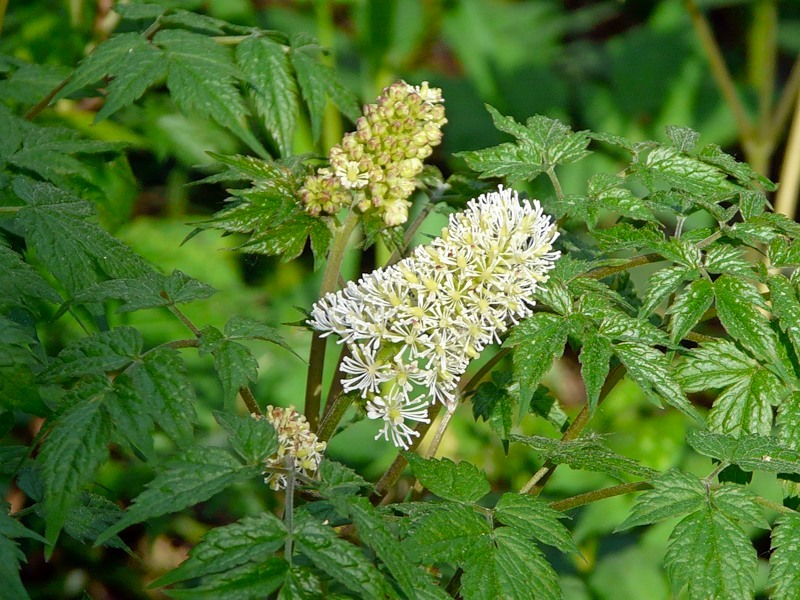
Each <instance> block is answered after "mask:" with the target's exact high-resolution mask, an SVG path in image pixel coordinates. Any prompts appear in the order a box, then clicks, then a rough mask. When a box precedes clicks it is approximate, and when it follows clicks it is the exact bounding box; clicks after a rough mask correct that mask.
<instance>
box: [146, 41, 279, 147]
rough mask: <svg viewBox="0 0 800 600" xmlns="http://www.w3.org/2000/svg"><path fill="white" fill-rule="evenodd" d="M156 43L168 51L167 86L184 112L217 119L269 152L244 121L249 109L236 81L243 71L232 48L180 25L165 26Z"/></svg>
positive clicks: (242, 137) (251, 145)
mask: <svg viewBox="0 0 800 600" xmlns="http://www.w3.org/2000/svg"><path fill="white" fill-rule="evenodd" d="M153 43H154V44H156V45H157V46H159V47H160V48H161V49H163V50H164V52H165V54H166V57H167V65H168V66H167V87H168V88H169V91H170V94H171V97H172V99H173V100H174V101H175V103H176V104H177V105H178V107H180V109H181V110H182V111H183V112H185V113H188V114H194V115H198V116H201V117H209V118H211V119H213V120H214V121H216V122H217V123H219V124H220V125H221V126H222V127H223V128H225V129H227V130H228V131H230V132H232V133H234V134H235V135H237V136H238V137H239V138H241V139H242V141H244V142H245V143H246V144H247V145H248V146H250V147H251V148H252V149H253V150H255V151H256V153H257V154H259V155H260V156H267V151H266V150H264V147H263V146H262V145H261V143H260V142H259V141H258V140H257V139H256V137H255V136H254V135H253V133H252V132H251V131H250V130H249V129H248V128H247V127H246V125H245V123H244V122H245V118H246V117H247V114H248V112H247V108H246V107H245V105H244V102H243V101H242V97H241V95H240V94H239V90H238V89H237V88H236V85H235V82H236V80H235V77H236V76H238V75H239V73H238V69H237V68H236V66H235V64H234V62H233V55H232V53H231V50H230V49H229V48H227V47H225V46H223V45H222V44H217V43H216V42H214V40H213V39H211V38H210V37H207V36H204V35H199V34H196V33H191V32H189V31H183V30H180V29H162V30H161V31H159V32H158V33H156V34H155V36H154V37H153Z"/></svg>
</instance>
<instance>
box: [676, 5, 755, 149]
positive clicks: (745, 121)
mask: <svg viewBox="0 0 800 600" xmlns="http://www.w3.org/2000/svg"><path fill="white" fill-rule="evenodd" d="M686 8H687V10H688V11H689V16H690V17H691V19H692V24H693V25H694V28H695V31H696V32H697V36H698V37H699V38H700V43H701V44H702V46H703V49H704V50H705V52H706V55H707V56H708V62H709V64H710V66H711V74H712V76H713V77H714V80H715V81H716V83H717V87H719V90H720V92H721V93H722V97H723V99H724V100H725V102H726V103H727V104H728V107H729V108H730V109H731V112H732V113H733V118H734V119H735V120H736V127H737V128H738V129H739V135H740V137H741V138H742V139H744V138H746V137H747V136H749V135H750V131H751V129H752V124H751V123H750V119H749V118H748V116H747V113H746V111H745V109H744V105H743V104H742V101H741V100H740V99H739V95H738V94H737V92H736V85H735V84H734V82H733V77H731V74H730V71H728V67H727V65H726V64H725V59H724V58H723V57H722V51H721V50H720V49H719V46H718V45H717V41H716V40H715V39H714V34H713V32H712V31H711V26H710V25H709V23H708V21H707V20H706V18H705V16H703V13H701V12H700V9H699V8H698V6H697V3H696V2H695V1H694V0H686Z"/></svg>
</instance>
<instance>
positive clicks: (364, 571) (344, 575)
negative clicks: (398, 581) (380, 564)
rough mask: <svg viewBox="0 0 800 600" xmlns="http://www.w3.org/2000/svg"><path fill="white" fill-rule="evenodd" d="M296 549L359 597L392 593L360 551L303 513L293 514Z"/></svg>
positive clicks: (381, 595) (389, 594) (378, 596)
mask: <svg viewBox="0 0 800 600" xmlns="http://www.w3.org/2000/svg"><path fill="white" fill-rule="evenodd" d="M293 533H294V536H295V548H296V550H297V552H300V553H301V554H304V555H305V556H306V557H308V559H309V560H311V561H312V562H313V564H314V565H315V566H316V567H317V568H319V569H321V570H322V571H324V572H325V573H327V574H328V575H329V576H330V577H332V578H333V579H335V580H337V581H338V582H339V583H341V584H343V585H344V586H345V587H347V589H349V590H351V591H352V592H355V593H356V594H358V595H359V596H360V597H362V598H383V597H385V596H394V594H392V593H391V590H390V588H389V585H388V583H387V582H386V580H385V579H384V578H383V577H382V576H381V574H380V573H379V572H378V570H377V569H376V568H375V566H373V564H372V563H371V562H369V561H368V560H367V559H366V558H365V557H364V555H363V554H362V553H361V550H360V549H359V548H358V547H356V546H354V545H353V544H350V543H349V542H346V541H344V540H343V539H341V538H339V537H337V536H336V534H335V533H334V532H333V530H332V529H330V528H329V527H326V526H325V525H322V524H321V523H318V522H317V521H316V520H315V519H314V518H313V517H311V516H310V515H309V514H308V513H306V512H299V514H297V515H296V517H295V530H294V532H293Z"/></svg>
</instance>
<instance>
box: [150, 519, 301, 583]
mask: <svg viewBox="0 0 800 600" xmlns="http://www.w3.org/2000/svg"><path fill="white" fill-rule="evenodd" d="M285 538H286V527H284V525H283V522H282V521H281V520H280V519H278V518H277V517H276V516H275V515H273V514H272V513H270V512H262V513H260V514H258V515H257V516H253V517H245V518H243V519H241V520H239V521H237V522H236V523H232V524H230V525H223V526H220V527H215V528H214V529H211V530H210V531H209V532H208V533H207V534H206V535H205V536H204V537H203V539H202V540H201V541H200V543H199V544H197V545H196V546H195V547H194V548H192V550H191V551H190V552H189V558H187V559H186V560H185V561H184V562H183V563H181V565H180V566H179V567H178V568H177V569H174V570H172V571H170V572H169V573H167V574H166V575H164V576H163V577H160V578H159V579H157V580H156V581H154V582H153V583H151V584H150V586H149V587H151V588H155V587H164V586H167V585H172V584H173V583H177V582H178V581H186V580H187V579H195V578H196V577H203V576H204V575H209V574H212V573H224V572H227V571H229V570H230V569H233V568H234V567H238V566H240V565H244V564H246V563H254V564H260V563H261V562H263V561H264V560H265V559H268V558H269V556H270V554H272V553H273V552H275V551H276V550H277V549H279V548H281V547H282V546H283V544H284V540H285Z"/></svg>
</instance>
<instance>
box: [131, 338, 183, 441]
mask: <svg viewBox="0 0 800 600" xmlns="http://www.w3.org/2000/svg"><path fill="white" fill-rule="evenodd" d="M119 380H120V378H117V381H119ZM119 383H120V385H127V386H128V387H130V388H131V390H132V391H133V392H134V394H133V398H136V399H137V401H138V404H139V406H141V407H142V409H143V410H145V411H146V412H147V413H148V414H150V415H151V417H152V419H153V420H154V421H155V422H156V423H158V424H159V425H160V426H161V429H163V430H164V432H165V433H166V434H167V435H168V436H169V437H170V438H171V439H172V440H173V441H174V442H175V443H176V444H178V445H179V446H185V445H186V444H187V443H189V442H190V441H191V440H192V437H193V433H194V424H195V423H197V412H196V411H195V407H194V404H195V395H194V387H192V384H191V381H190V380H189V378H188V376H187V373H186V365H185V363H184V362H183V359H182V358H181V356H180V354H179V353H178V351H177V350H174V349H172V348H156V349H154V350H151V351H150V352H148V353H147V354H146V355H145V356H144V357H143V358H142V360H141V361H140V362H137V363H135V364H133V365H132V366H131V367H129V368H128V369H127V371H126V372H125V373H123V375H122V381H119Z"/></svg>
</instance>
